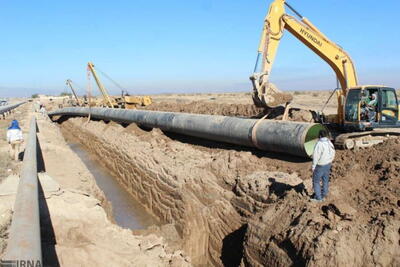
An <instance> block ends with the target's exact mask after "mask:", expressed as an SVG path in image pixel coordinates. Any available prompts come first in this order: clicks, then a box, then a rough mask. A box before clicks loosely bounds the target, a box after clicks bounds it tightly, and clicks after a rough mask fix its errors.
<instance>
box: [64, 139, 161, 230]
mask: <svg viewBox="0 0 400 267" xmlns="http://www.w3.org/2000/svg"><path fill="white" fill-rule="evenodd" d="M68 145H69V146H70V148H71V149H72V150H73V151H74V152H75V153H76V154H77V155H78V156H79V157H80V159H81V160H82V161H83V163H84V164H85V165H86V167H87V168H88V170H89V171H90V172H91V174H92V175H93V176H94V178H95V179H96V183H97V186H98V187H99V188H100V189H101V190H102V191H103V192H104V194H105V196H106V198H107V200H108V201H109V202H110V203H111V206H112V211H113V216H114V219H115V221H116V223H117V224H118V225H119V226H121V227H123V228H128V229H132V230H140V229H146V228H147V227H148V226H151V225H159V222H158V221H157V219H155V218H154V217H153V216H152V215H150V214H149V213H147V212H146V211H145V210H144V208H143V207H142V206H141V204H140V203H139V202H138V201H137V200H135V199H134V198H133V197H132V196H131V195H130V194H129V193H128V192H127V191H126V190H125V189H124V188H123V186H122V185H120V184H119V183H118V181H117V180H116V179H115V178H114V177H113V176H112V175H110V174H109V173H108V170H107V169H106V168H104V167H103V166H102V165H101V164H99V163H98V162H97V161H96V160H95V159H94V158H93V157H92V156H91V155H90V154H89V153H88V152H86V150H84V148H83V147H82V145H80V144H76V143H72V144H71V143H69V144H68Z"/></svg>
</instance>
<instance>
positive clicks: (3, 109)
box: [0, 102, 25, 116]
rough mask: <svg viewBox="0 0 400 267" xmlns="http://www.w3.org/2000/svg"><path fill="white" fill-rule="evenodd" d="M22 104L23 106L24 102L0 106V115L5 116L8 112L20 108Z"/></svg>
mask: <svg viewBox="0 0 400 267" xmlns="http://www.w3.org/2000/svg"><path fill="white" fill-rule="evenodd" d="M22 104H25V102H20V103H17V104H13V105H7V106H0V115H3V116H4V115H5V113H7V112H10V111H11V110H13V109H15V108H17V107H19V106H21V105H22Z"/></svg>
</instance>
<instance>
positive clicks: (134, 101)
mask: <svg viewBox="0 0 400 267" xmlns="http://www.w3.org/2000/svg"><path fill="white" fill-rule="evenodd" d="M87 67H88V70H89V71H90V72H91V73H92V75H93V77H94V79H95V81H96V84H97V86H98V88H99V90H100V92H101V94H102V96H103V101H102V103H101V104H100V105H101V106H104V107H109V108H126V109H135V108H136V107H137V106H148V105H150V104H151V103H152V102H153V101H152V99H151V97H150V96H143V97H139V96H130V95H127V94H124V92H122V95H121V97H112V96H110V95H109V94H108V92H107V90H106V88H105V87H104V85H103V84H102V83H101V81H100V79H99V76H98V75H97V72H96V69H95V67H94V64H93V63H92V62H89V63H88V65H87Z"/></svg>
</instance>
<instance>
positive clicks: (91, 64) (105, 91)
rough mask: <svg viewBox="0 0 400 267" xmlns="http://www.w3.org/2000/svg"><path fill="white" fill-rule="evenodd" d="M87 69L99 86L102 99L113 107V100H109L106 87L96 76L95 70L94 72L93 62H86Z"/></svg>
mask: <svg viewBox="0 0 400 267" xmlns="http://www.w3.org/2000/svg"><path fill="white" fill-rule="evenodd" d="M88 69H89V70H90V72H91V73H92V75H93V77H94V79H95V80H96V84H97V86H98V87H99V90H100V92H101V94H102V95H103V98H104V101H105V102H106V104H107V105H108V106H109V107H110V108H113V107H114V105H113V102H112V101H111V98H110V95H109V94H108V92H107V90H106V88H105V87H104V86H103V84H102V83H101V81H100V79H99V77H98V76H97V72H96V70H95V68H94V64H93V63H92V62H89V63H88Z"/></svg>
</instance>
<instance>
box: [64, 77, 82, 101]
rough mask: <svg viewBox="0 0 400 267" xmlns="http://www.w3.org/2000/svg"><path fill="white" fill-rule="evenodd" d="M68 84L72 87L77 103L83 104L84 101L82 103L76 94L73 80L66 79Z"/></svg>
mask: <svg viewBox="0 0 400 267" xmlns="http://www.w3.org/2000/svg"><path fill="white" fill-rule="evenodd" d="M66 84H67V85H68V86H69V88H71V91H72V94H73V95H74V97H75V99H76V103H77V104H78V106H81V105H82V103H81V101H80V100H79V98H78V95H77V94H76V92H75V89H74V87H73V86H72V81H71V80H70V79H68V80H67V81H66Z"/></svg>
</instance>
